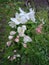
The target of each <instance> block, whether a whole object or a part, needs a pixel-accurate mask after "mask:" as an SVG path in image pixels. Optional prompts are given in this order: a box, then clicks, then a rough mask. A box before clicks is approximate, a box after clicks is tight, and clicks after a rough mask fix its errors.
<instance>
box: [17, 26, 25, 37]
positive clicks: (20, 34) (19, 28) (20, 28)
mask: <svg viewBox="0 0 49 65" xmlns="http://www.w3.org/2000/svg"><path fill="white" fill-rule="evenodd" d="M25 30H26V26H25V25H22V27H18V29H17V31H18V33H19V36H20V37H23V36H24V35H25V34H24V32H25Z"/></svg>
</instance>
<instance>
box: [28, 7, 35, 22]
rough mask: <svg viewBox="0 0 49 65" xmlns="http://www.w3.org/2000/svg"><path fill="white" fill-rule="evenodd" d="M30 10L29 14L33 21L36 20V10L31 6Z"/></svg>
mask: <svg viewBox="0 0 49 65" xmlns="http://www.w3.org/2000/svg"><path fill="white" fill-rule="evenodd" d="M29 11H30V12H29V14H28V16H29V18H30V19H31V20H32V21H33V22H35V11H34V9H33V10H32V8H30V9H29Z"/></svg>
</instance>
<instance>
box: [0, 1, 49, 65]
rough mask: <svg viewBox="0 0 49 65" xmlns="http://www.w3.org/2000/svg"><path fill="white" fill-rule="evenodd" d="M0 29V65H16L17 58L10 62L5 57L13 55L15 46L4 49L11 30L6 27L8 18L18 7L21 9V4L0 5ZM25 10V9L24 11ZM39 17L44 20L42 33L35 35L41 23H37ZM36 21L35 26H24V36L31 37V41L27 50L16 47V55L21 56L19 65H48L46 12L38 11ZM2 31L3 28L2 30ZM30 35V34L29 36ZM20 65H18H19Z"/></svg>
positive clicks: (48, 28)
mask: <svg viewBox="0 0 49 65" xmlns="http://www.w3.org/2000/svg"><path fill="white" fill-rule="evenodd" d="M0 5H1V6H0V12H1V13H0V14H1V17H0V20H1V21H0V22H1V25H0V29H1V28H2V27H4V29H5V30H4V31H3V32H1V33H0V34H1V35H0V58H1V59H0V65H18V64H19V63H18V62H19V61H20V60H18V59H19V58H17V60H16V61H13V62H10V61H9V60H7V57H8V56H9V55H12V54H13V52H12V51H13V49H15V48H16V45H15V46H14V47H12V46H11V47H9V48H7V47H6V42H7V41H8V35H9V33H10V31H11V30H12V29H11V28H10V27H9V26H8V22H9V21H10V18H11V17H13V16H14V15H15V13H16V12H17V11H18V8H19V6H20V7H22V8H25V7H23V6H22V5H23V4H22V3H21V2H9V3H3V4H0ZM26 10H27V9H26ZM39 17H40V18H41V19H42V18H44V20H45V25H44V26H43V29H42V32H43V34H36V33H35V28H36V27H37V25H38V24H40V23H41V22H40V21H39ZM4 18H5V21H4V22H5V23H2V20H3V19H4ZM36 19H37V22H38V23H37V24H34V23H32V24H31V21H30V23H28V24H26V25H27V28H28V30H27V31H26V34H28V35H29V36H31V37H32V39H33V41H32V43H27V45H28V48H27V49H25V48H23V47H22V48H21V47H19V46H18V48H19V49H18V50H19V51H18V53H20V54H22V57H21V59H22V60H21V65H24V64H25V63H28V64H30V65H31V64H32V65H49V21H48V14H47V10H44V9H42V10H39V11H37V12H36ZM2 30H3V28H2ZM30 33H31V34H30ZM19 65H20V64H19Z"/></svg>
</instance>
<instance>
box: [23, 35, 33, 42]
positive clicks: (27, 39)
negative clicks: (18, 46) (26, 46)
mask: <svg viewBox="0 0 49 65" xmlns="http://www.w3.org/2000/svg"><path fill="white" fill-rule="evenodd" d="M23 41H24V43H27V42H32V39H31V38H30V37H29V36H27V35H25V36H24V39H23Z"/></svg>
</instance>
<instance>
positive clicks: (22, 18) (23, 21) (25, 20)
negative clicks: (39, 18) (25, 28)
mask: <svg viewBox="0 0 49 65" xmlns="http://www.w3.org/2000/svg"><path fill="white" fill-rule="evenodd" d="M26 22H27V19H26V18H25V17H24V16H23V17H21V23H22V24H24V23H26Z"/></svg>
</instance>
